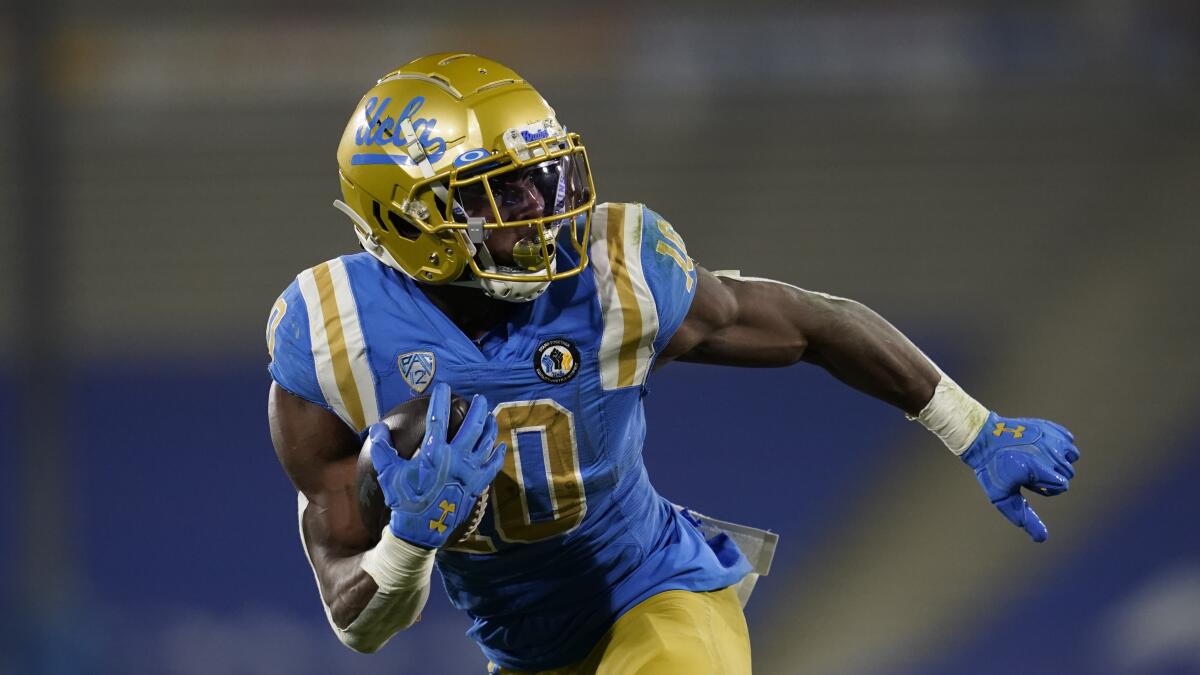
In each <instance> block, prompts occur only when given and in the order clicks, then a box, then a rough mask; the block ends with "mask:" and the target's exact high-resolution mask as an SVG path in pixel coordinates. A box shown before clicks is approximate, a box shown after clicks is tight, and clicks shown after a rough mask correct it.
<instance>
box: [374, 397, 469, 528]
mask: <svg viewBox="0 0 1200 675" xmlns="http://www.w3.org/2000/svg"><path fill="white" fill-rule="evenodd" d="M469 407H470V403H469V402H468V401H467V400H466V399H463V398H461V397H459V396H451V399H450V419H449V421H448V423H447V425H446V426H447V430H448V432H449V438H454V434H456V433H458V428H459V426H460V425H462V422H463V419H464V418H465V417H466V415H467V409H468V408H469ZM428 411H429V396H428V395H425V396H418V397H416V398H413V399H409V400H408V401H405V402H404V403H401V404H400V405H398V406H396V407H395V408H392V409H391V410H390V411H388V413H387V414H386V415H384V416H383V419H382V420H380V421H382V422H383V423H384V424H387V425H388V428H389V429H391V431H392V447H393V448H395V449H396V452H397V453H398V454H399V455H400V456H401V457H404V458H405V459H411V458H412V456H413V454H414V453H416V451H417V449H418V448H420V447H421V441H422V440H424V438H425V419H426V415H427V413H428ZM355 482H356V493H357V495H358V513H359V516H360V517H361V518H362V522H363V525H365V526H366V528H367V530H368V531H370V532H371V533H372V535H373V536H374V537H375V538H376V539H378V537H379V536H380V535H381V534H382V533H383V528H384V527H386V526H387V524H388V521H389V520H390V519H391V510H390V509H389V508H388V506H387V504H386V503H385V502H384V499H383V489H382V488H380V487H379V474H378V473H376V471H375V465H374V464H373V463H372V462H371V450H370V447H369V446H367V445H364V446H363V449H362V451H361V452H360V453H359V455H358V468H357V471H356V480H355ZM486 506H487V491H484V493H483V494H482V495H480V497H479V500H478V501H477V502H476V503H475V508H473V509H472V510H471V516H470V517H469V518H464V519H462V520H460V521H459V523H458V525H457V526H456V527H455V528H454V530H453V531H452V532H451V534H450V538H449V539H447V540H446V542H447V543H450V544H453V543H456V542H459V541H462V540H463V539H466V538H467V537H468V536H470V534H471V533H472V532H473V531H474V530H475V528H476V527H477V526H478V525H479V519H480V518H481V517H482V516H483V510H484V509H485V508H486Z"/></svg>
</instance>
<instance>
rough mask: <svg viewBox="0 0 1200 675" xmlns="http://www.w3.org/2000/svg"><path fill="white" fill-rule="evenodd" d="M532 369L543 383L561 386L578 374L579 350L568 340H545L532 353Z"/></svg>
mask: <svg viewBox="0 0 1200 675" xmlns="http://www.w3.org/2000/svg"><path fill="white" fill-rule="evenodd" d="M533 369H534V370H535V371H537V376H538V377H540V378H542V381H543V382H549V383H550V384H562V383H563V382H566V381H567V380H569V379H571V378H572V377H575V373H577V372H579V350H578V349H576V348H575V345H574V344H573V343H572V342H571V341H570V340H564V339H562V338H555V339H553V340H546V341H545V342H543V343H542V344H540V345H538V348H537V351H535V352H534V353H533Z"/></svg>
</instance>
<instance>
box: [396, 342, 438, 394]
mask: <svg viewBox="0 0 1200 675" xmlns="http://www.w3.org/2000/svg"><path fill="white" fill-rule="evenodd" d="M396 364H397V365H398V366H400V376H401V377H403V378H404V381H405V382H407V383H408V386H410V387H412V389H413V391H415V392H417V393H418V394H420V393H421V392H423V391H425V388H426V387H428V386H429V383H430V382H432V381H433V372H434V370H436V369H437V360H436V359H434V357H433V352H407V353H405V354H401V355H400V356H399V357H398V358H397V359H396Z"/></svg>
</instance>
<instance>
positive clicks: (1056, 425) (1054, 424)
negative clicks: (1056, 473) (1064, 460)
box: [1046, 420, 1078, 462]
mask: <svg viewBox="0 0 1200 675" xmlns="http://www.w3.org/2000/svg"><path fill="white" fill-rule="evenodd" d="M1046 424H1049V425H1050V426H1052V427H1054V428H1055V429H1058V430H1059V431H1060V432H1062V435H1063V436H1066V437H1067V440H1068V441H1069V442H1071V443H1074V442H1075V434H1073V433H1071V432H1070V431H1069V430H1068V429H1067V428H1066V427H1064V426H1063V425H1061V424H1059V423H1058V422H1051V421H1050V420H1046ZM1076 454H1078V452H1077V453H1076ZM1071 461H1072V462H1073V461H1075V460H1071Z"/></svg>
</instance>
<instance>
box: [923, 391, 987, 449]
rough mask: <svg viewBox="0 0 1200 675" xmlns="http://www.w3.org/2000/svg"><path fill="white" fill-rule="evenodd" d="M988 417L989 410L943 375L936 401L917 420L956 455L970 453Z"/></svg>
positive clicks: (926, 407) (934, 396) (932, 401)
mask: <svg viewBox="0 0 1200 675" xmlns="http://www.w3.org/2000/svg"><path fill="white" fill-rule="evenodd" d="M987 418H988V409H987V408H985V407H984V406H983V404H982V403H980V402H979V401H976V400H975V399H973V398H971V397H970V396H968V395H967V392H965V391H963V390H962V389H960V388H959V386H958V385H957V384H955V382H954V380H951V379H950V378H949V377H946V375H945V374H944V373H943V374H942V379H941V380H939V381H938V383H937V386H936V387H935V388H934V390H933V398H931V399H929V403H927V404H926V405H925V407H924V408H923V409H922V410H921V413H920V414H919V415H917V416H916V417H910V418H909V419H915V420H916V421H918V422H920V423H921V425H922V426H924V427H925V428H926V429H928V430H930V431H932V432H933V433H934V435H935V436H937V437H938V438H940V439H942V442H943V443H945V444H946V447H947V448H949V449H950V452H953V453H954V454H956V455H961V454H963V453H964V452H966V451H967V448H968V447H970V445H971V442H972V441H974V440H975V437H976V436H978V435H979V430H980V429H982V428H983V425H984V423H985V422H987Z"/></svg>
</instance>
